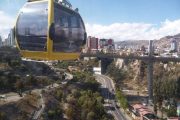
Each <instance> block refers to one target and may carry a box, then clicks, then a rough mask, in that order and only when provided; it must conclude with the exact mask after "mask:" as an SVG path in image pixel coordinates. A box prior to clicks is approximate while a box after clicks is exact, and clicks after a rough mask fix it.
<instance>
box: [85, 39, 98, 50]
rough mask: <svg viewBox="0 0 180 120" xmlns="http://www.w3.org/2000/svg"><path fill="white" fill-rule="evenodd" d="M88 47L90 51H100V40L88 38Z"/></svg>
mask: <svg viewBox="0 0 180 120" xmlns="http://www.w3.org/2000/svg"><path fill="white" fill-rule="evenodd" d="M87 47H88V48H89V49H90V50H98V38H95V37H90V36H89V37H88V42H87Z"/></svg>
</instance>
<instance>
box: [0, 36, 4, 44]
mask: <svg viewBox="0 0 180 120" xmlns="http://www.w3.org/2000/svg"><path fill="white" fill-rule="evenodd" d="M2 45H3V42H2V37H1V36H0V47H1V46H2Z"/></svg>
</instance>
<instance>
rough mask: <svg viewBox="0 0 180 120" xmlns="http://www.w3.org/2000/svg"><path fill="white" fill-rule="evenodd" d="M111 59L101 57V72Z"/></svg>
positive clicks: (104, 71)
mask: <svg viewBox="0 0 180 120" xmlns="http://www.w3.org/2000/svg"><path fill="white" fill-rule="evenodd" d="M112 61H113V59H108V58H101V74H105V73H106V70H107V67H108V66H109V65H110V64H111V63H112Z"/></svg>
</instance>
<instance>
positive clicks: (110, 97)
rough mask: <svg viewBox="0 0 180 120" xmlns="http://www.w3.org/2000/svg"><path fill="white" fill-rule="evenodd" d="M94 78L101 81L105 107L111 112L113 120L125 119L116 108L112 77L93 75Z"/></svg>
mask: <svg viewBox="0 0 180 120" xmlns="http://www.w3.org/2000/svg"><path fill="white" fill-rule="evenodd" d="M95 77H96V80H97V81H98V82H99V83H101V94H102V96H103V97H104V98H105V105H104V106H105V108H106V109H107V111H108V113H110V114H112V115H113V116H114V118H115V120H127V118H125V116H124V114H123V113H122V112H121V111H120V110H119V108H117V103H116V102H115V91H114V90H115V86H114V84H113V81H112V79H110V78H109V77H107V76H104V75H95Z"/></svg>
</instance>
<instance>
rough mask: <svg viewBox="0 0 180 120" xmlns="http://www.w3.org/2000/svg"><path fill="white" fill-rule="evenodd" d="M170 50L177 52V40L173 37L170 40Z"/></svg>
mask: <svg viewBox="0 0 180 120" xmlns="http://www.w3.org/2000/svg"><path fill="white" fill-rule="evenodd" d="M170 51H171V52H178V42H177V40H176V38H173V39H172V41H171V48H170Z"/></svg>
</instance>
